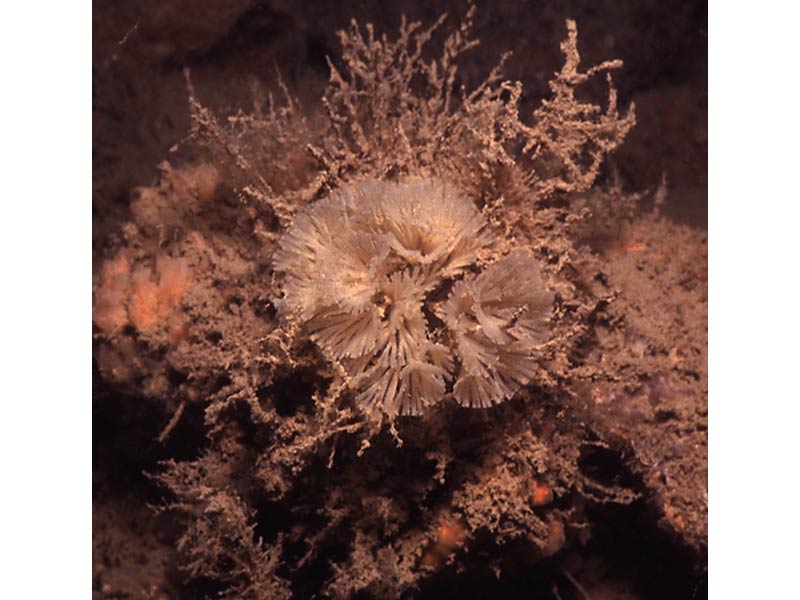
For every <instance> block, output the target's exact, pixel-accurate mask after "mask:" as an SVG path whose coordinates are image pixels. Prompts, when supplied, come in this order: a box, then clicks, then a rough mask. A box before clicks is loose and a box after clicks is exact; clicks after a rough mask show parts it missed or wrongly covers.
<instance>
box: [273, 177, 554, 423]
mask: <svg viewBox="0 0 800 600" xmlns="http://www.w3.org/2000/svg"><path fill="white" fill-rule="evenodd" d="M491 242H492V235H491V232H490V231H489V229H488V224H487V222H486V220H485V219H484V217H483V215H482V214H481V213H480V212H479V211H478V209H477V208H476V207H475V205H474V204H473V203H472V201H470V200H469V198H467V197H466V196H464V195H463V194H461V193H459V191H458V190H457V189H456V188H455V187H453V186H452V185H450V184H447V183H445V182H443V181H440V180H436V179H418V180H410V181H406V182H402V183H388V182H381V181H376V180H368V181H364V182H361V183H359V184H356V185H353V186H348V187H343V188H340V189H338V190H336V191H334V192H333V193H332V194H330V195H329V196H328V197H326V198H324V199H322V200H320V201H318V202H316V203H315V204H313V205H311V206H310V207H309V208H307V209H306V210H305V211H303V212H301V213H300V214H298V215H297V217H296V219H295V220H294V222H293V224H292V225H291V227H290V228H289V229H288V231H287V232H286V234H285V235H284V236H283V237H282V238H281V240H280V242H279V248H278V250H277V252H276V254H275V258H274V266H275V268H276V270H277V271H279V272H282V273H283V274H284V282H283V298H282V299H280V300H278V301H277V304H278V307H279V310H280V311H281V313H282V315H283V316H284V318H287V319H294V320H297V321H299V322H300V323H302V324H303V326H304V328H305V330H306V331H307V333H308V334H309V335H310V337H311V339H312V340H313V341H314V342H315V343H316V344H317V345H318V346H319V347H320V348H321V349H322V350H323V352H324V354H325V355H326V357H327V358H329V359H330V360H331V361H333V362H335V363H336V364H338V365H340V366H341V367H342V368H343V370H344V372H345V373H346V374H347V377H348V378H349V381H348V384H349V386H350V387H351V388H352V389H353V390H354V391H355V393H356V398H357V401H358V403H359V404H360V405H362V406H364V407H367V408H369V407H374V408H377V409H378V410H380V411H381V412H383V413H385V414H387V415H391V416H394V415H404V414H419V413H421V412H422V411H423V409H424V408H425V407H428V406H431V405H434V404H436V403H438V402H440V401H441V400H442V399H443V398H444V397H445V396H446V394H447V390H448V384H449V382H451V381H453V379H455V382H454V384H453V388H452V391H453V396H454V397H455V399H456V400H457V401H458V402H459V403H460V404H462V405H464V406H470V407H488V406H491V405H493V404H496V403H498V402H501V401H503V400H505V399H507V398H510V397H511V396H512V395H513V394H514V393H515V392H516V391H517V390H518V389H519V388H520V387H521V386H523V385H525V384H527V383H528V382H529V381H530V380H531V378H532V377H533V375H534V374H535V372H536V369H537V361H536V348H537V346H538V345H539V344H541V343H542V342H544V341H545V340H546V337H547V331H548V321H549V318H550V313H551V310H552V305H553V295H552V293H551V292H549V291H547V290H546V289H545V287H544V282H543V279H542V276H541V274H540V272H539V267H538V265H537V263H536V261H535V259H534V258H533V256H532V255H530V254H529V253H528V252H526V251H523V250H517V251H515V252H513V253H512V254H510V255H509V256H506V257H504V258H501V259H499V260H497V261H496V262H494V263H493V264H491V265H490V266H488V267H487V268H486V269H485V270H484V271H483V272H482V273H480V274H477V275H476V274H475V270H476V267H475V265H476V263H477V261H478V255H479V253H481V251H482V250H484V249H486V248H488V247H489V246H490V245H491ZM448 289H449V290H450V292H449V295H448V294H447V291H448Z"/></svg>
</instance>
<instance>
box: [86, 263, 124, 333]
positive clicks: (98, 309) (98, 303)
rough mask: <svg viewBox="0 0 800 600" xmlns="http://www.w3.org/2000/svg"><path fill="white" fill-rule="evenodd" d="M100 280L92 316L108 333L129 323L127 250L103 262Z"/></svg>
mask: <svg viewBox="0 0 800 600" xmlns="http://www.w3.org/2000/svg"><path fill="white" fill-rule="evenodd" d="M100 273H101V275H100V281H99V284H98V286H97V289H96V290H95V295H94V306H93V309H92V318H93V320H94V322H95V324H96V325H97V326H98V327H99V328H100V329H102V330H103V332H105V333H106V334H111V333H113V332H114V331H116V330H118V329H122V328H123V327H124V326H125V325H127V324H128V313H127V311H126V309H125V303H126V302H127V299H128V298H127V296H128V287H129V285H130V261H129V259H128V255H127V253H125V252H120V253H119V254H118V255H117V256H116V257H114V258H111V259H109V260H107V261H106V262H105V263H103V266H102V268H101V271H100Z"/></svg>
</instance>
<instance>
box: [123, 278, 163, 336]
mask: <svg viewBox="0 0 800 600" xmlns="http://www.w3.org/2000/svg"><path fill="white" fill-rule="evenodd" d="M158 299H159V289H158V285H156V284H155V283H154V282H152V281H150V269H148V268H146V267H145V268H140V269H137V271H136V272H135V273H134V274H133V294H132V295H131V301H130V303H129V304H128V315H129V316H130V319H131V323H133V325H135V326H136V328H137V329H139V330H140V331H149V330H151V329H152V328H153V327H154V326H155V325H156V323H157V322H158Z"/></svg>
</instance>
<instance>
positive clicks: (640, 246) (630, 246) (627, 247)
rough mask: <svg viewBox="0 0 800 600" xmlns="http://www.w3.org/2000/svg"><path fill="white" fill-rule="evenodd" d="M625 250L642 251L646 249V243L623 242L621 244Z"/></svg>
mask: <svg viewBox="0 0 800 600" xmlns="http://www.w3.org/2000/svg"><path fill="white" fill-rule="evenodd" d="M623 249H624V250H625V252H644V251H645V250H647V245H646V244H625V246H623Z"/></svg>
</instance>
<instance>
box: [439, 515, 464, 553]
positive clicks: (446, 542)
mask: <svg viewBox="0 0 800 600" xmlns="http://www.w3.org/2000/svg"><path fill="white" fill-rule="evenodd" d="M466 536H467V530H466V529H465V528H464V526H463V525H462V524H461V523H459V522H458V521H449V522H445V523H443V524H442V525H441V526H440V527H439V540H438V543H439V544H440V545H442V546H445V547H447V548H454V547H455V546H458V545H460V544H461V543H462V542H463V541H464V538H465V537H466Z"/></svg>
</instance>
